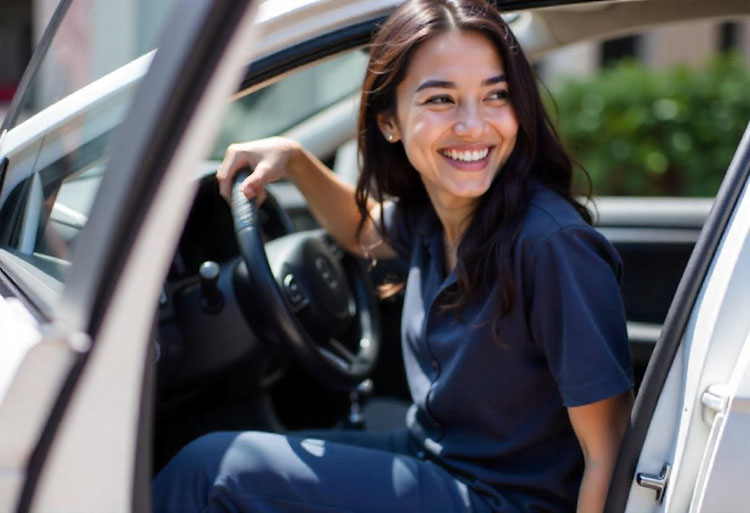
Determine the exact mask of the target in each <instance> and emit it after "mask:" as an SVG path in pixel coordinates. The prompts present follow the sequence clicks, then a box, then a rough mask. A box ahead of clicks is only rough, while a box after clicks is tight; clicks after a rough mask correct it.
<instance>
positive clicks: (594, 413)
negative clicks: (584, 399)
mask: <svg viewBox="0 0 750 513" xmlns="http://www.w3.org/2000/svg"><path fill="white" fill-rule="evenodd" d="M632 406H633V393H632V392H630V391H628V392H626V393H624V394H621V395H618V396H615V397H610V398H608V399H604V400H602V401H597V402H595V403H591V404H587V405H584V406H574V407H569V408H568V416H569V417H570V423H571V424H572V425H573V430H574V431H575V433H576V436H577V437H578V442H579V443H580V444H581V449H582V450H583V458H584V462H585V464H586V466H585V469H584V471H583V481H581V489H580V492H579V494H578V513H601V512H602V511H603V510H604V502H605V500H606V498H607V490H608V488H609V480H610V478H611V476H612V469H613V468H614V466H615V460H616V459H617V453H618V451H619V450H620V442H622V437H623V435H624V434H625V429H626V428H627V425H628V420H629V419H630V410H631V408H632Z"/></svg>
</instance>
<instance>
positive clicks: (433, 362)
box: [432, 360, 440, 370]
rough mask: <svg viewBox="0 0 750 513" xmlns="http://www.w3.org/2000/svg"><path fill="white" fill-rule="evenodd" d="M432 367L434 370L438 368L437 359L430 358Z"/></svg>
mask: <svg viewBox="0 0 750 513" xmlns="http://www.w3.org/2000/svg"><path fill="white" fill-rule="evenodd" d="M432 368H433V369H435V370H438V369H439V368H440V365H439V364H438V361H437V360H432Z"/></svg>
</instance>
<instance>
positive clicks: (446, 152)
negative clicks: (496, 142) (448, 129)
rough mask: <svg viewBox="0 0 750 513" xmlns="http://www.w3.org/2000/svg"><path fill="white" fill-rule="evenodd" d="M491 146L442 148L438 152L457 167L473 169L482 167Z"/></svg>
mask: <svg viewBox="0 0 750 513" xmlns="http://www.w3.org/2000/svg"><path fill="white" fill-rule="evenodd" d="M493 148H494V147H493V146H484V147H480V148H471V149H457V148H444V149H442V150H438V153H440V155H441V156H442V157H443V158H444V159H445V160H447V161H448V162H449V163H450V164H451V165H452V166H453V167H455V168H457V169H463V170H470V171H475V170H478V169H482V168H484V166H485V165H487V161H488V160H489V156H490V153H491V152H492V149H493Z"/></svg>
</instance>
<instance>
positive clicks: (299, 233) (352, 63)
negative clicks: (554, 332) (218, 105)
mask: <svg viewBox="0 0 750 513" xmlns="http://www.w3.org/2000/svg"><path fill="white" fill-rule="evenodd" d="M660 4H661V5H660ZM674 4H675V2H664V3H660V2H652V3H650V4H649V7H648V8H649V9H651V12H650V13H641V14H642V16H643V18H642V19H639V18H638V17H636V16H635V15H634V14H633V13H632V12H631V15H632V16H633V17H632V18H631V19H627V20H625V22H623V20H622V19H618V20H615V21H617V24H614V21H613V20H610V19H609V18H606V17H604V16H602V18H601V20H609V21H602V22H601V23H600V24H599V25H597V29H596V30H597V31H598V33H597V34H595V35H596V36H597V37H605V36H608V35H612V34H615V33H619V32H620V31H622V28H621V27H623V26H624V27H628V28H631V27H630V26H631V25H632V26H633V27H635V26H637V25H639V24H640V25H643V24H644V23H643V20H646V21H647V24H653V23H658V22H661V21H663V20H665V19H668V18H669V16H671V15H672V12H673V11H670V8H672V9H674V8H675V5H674ZM586 8H589V7H586ZM589 9H593V8H589ZM690 9H693V10H694V11H695V12H694V13H692V12H691V13H687V14H689V15H690V16H698V15H700V14H701V13H702V11H703V10H706V9H707V8H705V7H696V6H693V4H691V7H690ZM575 13H576V10H575V8H570V9H567V10H566V9H560V10H559V11H553V12H551V13H550V15H549V17H548V18H547V19H546V21H545V20H542V21H545V24H547V23H552V22H555V23H557V25H555V26H556V27H564V26H565V24H564V23H563V22H564V20H565V19H567V18H568V17H571V16H574V15H575ZM687 14H686V15H687ZM521 22H524V19H521ZM536 23H537V26H536V28H534V27H532V28H531V29H527V30H530V31H531V32H532V33H533V31H534V30H537V31H541V32H537V33H543V34H547V35H548V36H549V37H540V38H539V41H537V42H536V43H534V44H533V48H532V51H531V52H529V53H530V54H531V55H532V57H534V56H537V55H539V56H541V55H542V54H543V53H544V52H547V51H549V50H551V49H552V48H555V47H557V46H559V45H561V44H565V43H567V42H570V41H574V40H577V39H583V38H584V37H583V36H581V35H577V34H567V33H565V31H564V30H563V29H559V30H557V32H553V31H551V30H550V29H549V26H546V27H542V28H539V27H541V25H538V24H539V23H541V22H539V21H538V20H537V22H536ZM550 26H551V25H550ZM524 33H525V32H524ZM553 36H554V37H553ZM592 36H593V35H592V34H585V38H588V37H592ZM520 39H521V41H522V42H523V40H524V38H523V37H520ZM366 59H367V55H366V52H365V50H364V49H363V48H362V47H361V46H354V47H352V48H348V49H346V50H344V51H340V52H338V53H336V54H334V55H332V56H330V57H327V58H323V59H320V60H319V61H315V62H312V61H311V62H305V63H304V65H302V64H301V65H300V66H299V70H297V71H295V72H294V73H290V72H288V70H287V71H286V72H284V73H283V74H280V75H279V77H277V78H276V79H268V78H267V77H265V78H264V80H262V81H258V82H257V83H255V84H253V83H252V82H250V83H243V86H242V88H241V90H240V92H239V93H238V95H237V96H236V98H235V99H234V100H233V102H232V104H231V105H230V107H229V108H228V110H227V114H226V116H225V122H224V126H223V128H222V130H221V131H220V133H219V135H218V136H217V140H216V143H215V145H214V149H213V151H212V153H211V155H209V156H208V158H207V159H206V161H205V162H204V163H202V165H201V167H200V169H198V170H196V175H197V177H196V180H197V183H198V186H197V192H196V194H195V199H194V202H193V205H192V208H191V209H190V213H189V215H188V217H187V219H186V221H185V227H184V231H183V233H182V236H181V238H180V241H179V244H178V247H177V249H176V251H175V255H174V258H173V261H172V263H171V266H170V268H169V273H168V275H167V277H166V279H165V282H164V285H163V288H162V293H161V296H160V298H159V301H158V305H157V306H156V314H155V322H154V329H153V340H152V346H153V360H154V367H155V374H156V401H155V405H154V408H155V416H154V441H153V448H154V463H153V464H154V468H153V470H154V472H158V470H159V469H160V468H161V467H163V465H165V464H166V462H167V461H169V459H170V458H171V457H172V456H173V455H174V454H175V453H176V452H177V451H178V450H179V449H180V448H181V447H183V446H184V445H185V444H186V443H188V442H189V441H190V440H192V439H194V438H196V437H198V436H200V435H201V434H204V433H208V432H212V431H218V430H246V429H260V430H272V431H294V430H301V429H311V428H332V429H368V430H386V429H389V428H392V427H396V426H398V425H402V424H403V420H404V417H403V415H404V414H405V411H406V407H407V406H408V400H409V392H408V389H407V386H406V380H405V376H404V371H403V362H402V359H401V350H400V318H401V304H402V291H401V290H400V288H399V286H398V285H399V284H400V283H403V282H404V280H405V272H406V270H407V269H406V266H405V264H404V263H403V262H400V261H378V262H373V261H364V260H357V259H355V258H354V257H352V256H351V255H347V254H345V253H344V252H343V251H342V250H341V249H340V248H338V247H337V246H336V244H335V241H332V240H331V239H330V237H328V236H327V235H326V234H325V233H323V232H321V230H320V229H319V226H318V225H317V223H316V221H315V219H314V218H313V217H312V215H311V214H310V212H309V211H308V210H307V208H306V205H305V201H304V198H303V197H302V196H301V194H300V193H299V192H298V191H297V190H296V189H295V188H294V186H293V185H292V184H290V183H287V182H283V181H282V182H279V183H276V184H273V186H270V187H269V200H268V201H266V202H265V203H264V204H263V205H262V206H261V207H260V208H259V209H258V211H257V212H256V211H255V210H254V209H252V210H251V211H247V210H245V211H243V210H242V208H246V209H247V208H248V207H247V206H245V205H241V206H238V204H239V202H236V204H235V207H234V210H232V209H230V207H229V205H228V204H227V203H226V202H225V201H224V200H223V199H222V198H221V197H220V196H219V192H218V186H217V182H216V179H215V176H214V173H215V170H216V169H217V167H218V164H219V162H220V161H221V157H222V155H223V152H224V150H225V148H226V146H227V145H228V144H229V143H231V142H236V141H241V140H250V139H254V138H260V137H265V136H270V135H276V134H280V135H284V136H286V137H289V138H292V139H295V140H298V141H300V142H301V143H302V144H303V146H305V147H306V148H307V149H308V150H309V151H311V152H312V153H313V154H315V155H316V156H318V157H319V158H320V159H321V160H322V161H323V162H325V163H326V164H327V165H328V166H330V167H331V169H333V170H334V171H335V172H336V173H338V174H339V175H340V176H342V177H344V178H345V179H346V180H347V181H350V182H351V183H353V182H354V181H356V177H357V173H358V166H357V150H356V143H355V141H354V133H355V123H356V112H357V103H358V94H357V93H358V89H359V87H360V85H361V80H362V78H363V76H364V75H363V74H364V67H365V65H366ZM248 84H249V85H248ZM131 94H132V93H131V91H130V90H129V89H128V90H126V91H125V92H123V93H122V96H117V95H115V96H114V97H112V98H110V103H109V104H107V105H106V106H102V105H98V106H97V107H96V108H104V107H106V108H108V109H110V110H111V111H112V112H116V111H117V110H118V109H124V105H126V102H125V101H124V100H125V99H127V98H129V97H130V95H131ZM80 118H81V120H83V123H82V124H79V125H75V124H69V125H63V126H62V128H60V129H59V130H58V131H57V132H55V134H53V135H52V136H50V137H49V138H48V139H47V140H46V141H45V143H44V144H45V145H47V146H49V147H50V148H53V147H55V145H68V141H69V140H74V139H75V140H76V142H74V143H70V146H71V147H74V148H76V149H75V151H73V152H70V153H66V154H64V156H63V157H62V158H51V159H50V160H49V161H45V160H43V159H42V164H41V165H40V167H39V169H38V172H36V173H34V174H33V175H32V176H31V177H30V178H28V179H26V180H24V181H22V182H21V183H19V184H17V185H16V186H15V187H14V188H13V189H12V190H11V191H10V192H9V196H8V198H9V199H8V200H7V201H5V202H4V204H3V209H2V211H0V217H2V218H7V217H6V216H14V217H18V219H17V221H16V222H13V223H6V224H5V226H9V227H11V228H10V229H9V230H8V231H7V232H6V233H2V234H0V237H2V240H3V241H14V242H13V244H10V243H8V244H7V246H8V247H11V246H12V247H14V248H15V249H13V250H11V253H13V255H15V257H16V262H15V265H17V266H18V268H19V269H21V268H23V267H24V266H31V267H35V268H41V269H43V270H44V271H45V275H49V276H51V277H52V279H48V280H47V281H48V282H49V284H50V287H52V288H53V289H57V290H59V288H60V287H61V286H62V283H63V282H64V277H65V272H66V269H67V267H68V265H69V264H68V263H67V261H68V259H69V255H70V254H72V252H73V250H74V247H75V241H76V238H77V236H78V234H79V233H80V231H81V230H82V229H83V227H84V225H85V223H86V221H87V212H88V211H89V209H90V207H91V200H92V198H93V196H94V195H95V191H96V187H97V184H98V181H99V179H100V178H101V175H102V173H103V171H104V168H105V166H106V158H105V156H104V155H105V148H106V144H107V141H108V140H109V136H110V134H111V133H112V131H113V130H114V128H115V127H116V126H117V124H118V123H117V122H114V121H113V120H117V119H120V118H118V117H117V114H113V115H112V116H110V117H107V118H106V119H107V120H108V121H105V124H104V125H102V126H97V127H96V128H95V129H94V130H92V132H93V133H96V134H97V135H96V137H93V138H90V139H86V136H83V135H81V134H83V133H84V130H83V129H82V128H81V126H82V125H83V126H86V123H93V121H91V120H93V119H94V118H95V116H93V115H92V113H91V112H85V113H81V115H80ZM107 123H109V124H107ZM77 138H82V139H83V140H85V143H84V144H81V143H80V142H79V140H78V139H77ZM42 153H43V152H42ZM54 153H55V152H53V151H51V150H50V154H54ZM710 206H711V200H710V199H706V198H703V199H698V200H695V201H693V202H690V203H689V204H687V203H685V202H673V203H669V202H667V203H665V202H663V201H659V200H657V199H653V198H652V199H645V198H596V201H595V205H592V210H593V211H594V213H595V217H596V220H597V221H596V226H597V228H598V229H599V230H601V231H602V232H603V233H604V234H605V235H606V236H607V237H608V238H610V240H611V241H612V242H613V243H614V244H615V246H616V248H617V250H618V252H619V253H620V255H621V257H622V258H623V260H624V264H625V269H626V271H625V275H624V280H623V283H622V293H623V297H624V300H625V308H626V312H627V318H628V322H629V326H628V333H629V336H630V340H631V352H632V356H633V363H634V371H635V375H636V382H637V383H639V382H640V380H641V378H642V377H643V374H644V372H645V369H646V365H647V362H648V359H649V356H650V354H651V351H652V350H653V345H654V343H655V341H656V339H657V338H658V335H659V330H660V326H661V323H662V321H663V320H664V317H665V316H666V313H667V310H668V308H669V305H670V303H671V301H672V297H673V294H674V291H675V289H676V288H677V284H678V282H679V280H680V278H681V276H682V272H683V269H684V267H685V264H686V262H687V260H688V257H689V256H690V253H691V251H692V248H693V245H694V244H695V241H696V240H697V238H698V235H699V233H700V228H701V226H702V224H703V221H704V220H705V217H706V216H707V214H708V211H709V209H710ZM250 208H252V207H250ZM39 212H41V214H39ZM32 219H33V222H31V221H30V220H32ZM241 222H248V223H250V225H252V228H253V230H252V231H253V235H252V236H251V238H250V239H248V240H245V239H244V238H243V237H244V235H241V234H238V230H237V229H236V226H237V224H238V223H241ZM29 226H33V229H29ZM22 228H23V229H22ZM4 245H5V244H4ZM264 246H265V252H264V251H263V249H264ZM319 257H320V258H319ZM253 259H255V260H253ZM266 259H267V260H266ZM251 262H252V263H251ZM321 262H323V263H321ZM327 266H328V267H327ZM323 275H326V276H328V275H330V276H332V278H331V279H338V280H341V281H342V282H344V283H345V284H346V285H347V291H346V295H345V296H342V297H335V298H330V297H326V296H325V295H324V294H323V293H321V292H320V289H321V285H320V283H319V281H320V280H319V279H318V278H319V277H320V276H323ZM316 280H317V281H316ZM42 301H43V302H44V301H50V300H49V299H45V298H42ZM337 302H340V303H341V304H339V303H337ZM332 305H333V306H332ZM339 307H340V308H339ZM313 308H314V310H311V309H313ZM274 312H281V313H279V314H278V315H276V314H275V313H274ZM310 312H312V313H310ZM300 331H301V333H300ZM364 341H366V342H367V343H364ZM399 423H400V424H399Z"/></svg>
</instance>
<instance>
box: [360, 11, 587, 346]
mask: <svg viewBox="0 0 750 513" xmlns="http://www.w3.org/2000/svg"><path fill="white" fill-rule="evenodd" d="M456 30H458V31H461V32H465V31H476V32H479V33H481V34H483V35H485V36H486V37H488V38H489V39H490V41H492V42H493V43H494V44H495V47H496V48H497V51H498V52H499V54H500V57H501V59H502V63H503V66H504V71H505V76H506V78H507V80H508V88H509V93H510V101H511V105H512V107H513V109H514V111H515V114H516V117H517V119H518V134H517V136H516V143H515V147H514V149H513V151H512V152H511V155H510V156H509V158H508V160H507V161H506V162H505V164H504V165H503V168H502V171H501V172H499V173H497V175H496V177H495V179H494V181H493V183H492V185H491V186H490V188H489V190H487V192H486V193H485V194H484V195H483V196H482V197H481V198H480V199H479V201H478V204H477V206H476V209H475V211H474V214H473V217H472V219H471V222H470V224H469V226H468V227H467V228H466V231H465V233H464V234H463V237H462V239H461V242H460V245H459V247H458V250H457V264H456V275H457V284H458V287H457V289H456V290H454V294H453V299H452V300H451V302H450V304H449V305H448V307H449V308H450V309H455V310H456V312H457V313H458V314H459V315H460V311H461V308H462V307H463V306H464V305H465V304H466V303H467V302H468V301H469V300H470V299H471V298H472V297H473V296H474V295H475V294H477V293H486V292H487V291H488V290H489V289H488V288H487V287H488V286H491V283H492V281H493V280H492V279H488V278H490V277H493V276H495V275H496V274H497V277H498V280H499V283H500V297H499V302H500V305H499V306H500V312H502V313H507V312H509V311H510V310H511V308H512V307H513V296H514V293H515V290H514V285H513V275H512V269H511V265H512V262H511V258H512V250H513V244H514V242H515V239H516V237H517V235H518V232H519V230H520V228H521V223H522V220H523V218H524V215H525V213H526V209H527V207H528V204H529V201H530V185H531V183H532V182H533V181H537V182H541V183H543V184H545V185H546V186H548V187H550V188H551V189H553V190H555V191H557V192H558V193H559V194H560V195H561V196H562V197H564V198H565V199H566V200H567V201H568V202H570V204H571V205H573V207H574V208H575V209H576V210H577V211H578V212H579V213H580V215H581V217H582V218H583V219H584V220H585V221H586V222H588V223H591V216H590V214H589V212H588V210H587V209H586V208H585V207H584V206H583V205H582V204H580V203H579V202H578V201H576V199H575V198H574V197H573V194H572V192H571V181H572V176H573V166H572V163H571V159H570V158H569V157H568V155H567V153H566V152H565V150H564V149H563V146H562V144H561V142H560V140H559V137H558V135H557V133H556V131H555V129H554V127H553V125H552V123H551V122H550V119H549V117H548V116H547V112H546V110H545V109H544V106H543V104H542V101H541V98H540V95H539V90H538V88H537V84H536V79H535V77H534V73H533V71H532V69H531V66H530V65H529V62H528V60H526V57H525V55H524V53H523V51H522V50H521V47H520V46H519V44H518V42H517V40H516V38H515V37H514V35H513V33H512V32H511V30H510V28H509V27H508V25H507V24H506V23H505V21H504V20H503V19H502V17H501V16H500V13H499V12H498V11H497V10H496V9H495V8H494V7H493V6H492V5H490V4H488V3H486V2H485V1H483V0H409V1H407V2H406V3H405V4H403V5H401V6H400V7H399V8H398V9H397V10H396V11H395V12H394V13H393V15H391V16H390V17H389V18H388V20H387V21H386V22H385V23H384V24H383V25H382V27H380V29H379V30H378V32H377V35H376V36H375V39H374V41H373V43H372V45H371V48H370V62H369V65H368V68H367V74H366V76H365V80H364V85H363V88H362V98H361V103H360V110H359V126H358V128H359V131H358V143H359V153H360V159H361V163H362V174H361V175H360V178H359V182H358V183H357V188H356V201H357V206H358V208H359V211H360V213H361V214H362V222H361V224H360V232H361V228H362V226H363V225H364V222H365V219H366V218H367V216H369V213H368V208H367V202H368V198H373V199H374V200H376V201H378V202H382V201H383V199H384V198H386V197H389V196H392V197H396V198H398V200H399V204H400V205H401V206H403V207H407V208H409V207H415V208H422V206H424V207H425V208H432V207H431V205H430V203H429V199H428V197H427V193H426V191H425V188H424V185H423V184H422V181H421V179H420V178H419V174H418V173H417V171H416V170H415V169H414V168H413V167H412V165H411V163H410V162H409V160H408V158H407V157H406V153H405V151H404V148H403V145H401V144H391V143H388V142H387V141H386V140H385V139H384V137H383V135H382V133H381V132H380V130H379V128H378V124H377V116H378V114H381V113H386V114H395V112H396V87H397V86H398V85H399V83H401V81H402V80H403V79H404V78H405V76H406V73H407V70H408V67H409V62H410V59H411V57H412V55H413V54H414V51H415V50H416V48H417V47H418V46H419V45H421V44H422V43H424V42H425V41H427V40H428V39H430V38H431V37H434V36H436V35H439V34H443V33H445V32H449V31H456ZM584 173H585V171H584ZM589 183H590V182H589ZM380 225H381V226H384V225H383V223H382V219H381V223H380ZM383 236H384V237H386V240H387V237H388V234H387V233H385V232H384V233H383ZM500 317H502V316H500V315H499V316H498V318H497V319H496V321H497V320H498V319H499V318H500ZM497 327H498V324H497V322H495V323H494V326H493V333H495V336H496V337H497Z"/></svg>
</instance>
